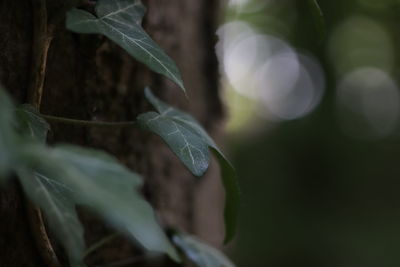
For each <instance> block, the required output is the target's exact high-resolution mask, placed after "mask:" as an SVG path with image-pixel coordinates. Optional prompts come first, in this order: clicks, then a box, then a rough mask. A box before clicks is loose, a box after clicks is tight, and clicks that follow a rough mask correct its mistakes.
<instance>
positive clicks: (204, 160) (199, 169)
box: [138, 88, 240, 242]
mask: <svg viewBox="0 0 400 267" xmlns="http://www.w3.org/2000/svg"><path fill="white" fill-rule="evenodd" d="M145 95H146V98H147V99H148V100H149V102H150V103H151V104H152V105H153V106H154V107H155V109H156V110H157V111H158V112H147V113H144V114H141V115H139V116H138V123H139V125H140V127H141V128H143V129H145V130H148V131H151V132H153V133H155V134H157V135H159V136H160V137H161V138H162V139H163V140H164V141H165V142H166V143H167V145H168V146H169V147H170V148H171V150H172V151H173V152H174V153H175V154H176V155H177V156H178V158H179V159H180V160H181V161H182V162H183V164H184V165H185V166H186V167H187V168H188V169H189V170H190V171H191V172H192V173H193V174H194V175H195V176H202V175H203V174H204V173H205V171H206V170H207V169H208V167H209V165H210V153H209V150H208V148H209V147H210V148H211V150H212V151H213V152H214V154H215V155H216V157H217V159H218V161H219V164H220V168H221V174H222V181H223V184H224V187H225V198H226V201H225V214H224V217H225V228H226V230H225V231H226V233H225V242H228V241H229V240H231V239H232V237H233V236H234V234H235V229H236V217H237V209H238V205H239V202H240V190H239V186H238V183H237V179H236V174H235V170H234V169H233V167H232V165H231V164H230V163H229V161H228V160H227V159H226V158H225V156H224V154H223V153H222V152H221V151H220V150H219V149H218V147H217V146H216V144H215V143H214V141H213V140H212V139H211V138H210V137H209V135H208V134H207V132H206V131H205V130H204V129H203V128H202V127H201V126H200V124H199V123H198V122H197V121H196V120H195V119H194V118H193V117H192V116H190V115H188V114H187V113H184V112H183V111H180V110H178V109H175V108H173V107H171V106H169V105H167V104H165V103H164V102H162V101H161V100H159V99H158V98H156V97H155V96H154V95H153V94H152V93H151V91H150V89H148V88H146V90H145Z"/></svg>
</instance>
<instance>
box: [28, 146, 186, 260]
mask: <svg viewBox="0 0 400 267" xmlns="http://www.w3.org/2000/svg"><path fill="white" fill-rule="evenodd" d="M26 153H27V155H29V154H30V156H31V157H39V160H34V159H32V160H33V161H34V164H33V165H34V166H35V168H36V172H38V173H41V175H42V176H43V177H47V178H48V179H50V180H53V181H56V182H58V183H62V184H63V185H65V186H66V188H68V190H69V192H70V199H71V201H73V202H74V203H75V204H81V205H85V206H87V207H89V208H91V209H92V210H94V211H95V212H96V213H97V214H98V215H99V216H101V217H102V218H103V219H104V220H106V221H108V222H109V223H110V224H112V225H113V226H115V227H116V228H118V229H120V230H121V231H123V232H125V233H127V234H128V235H129V236H130V237H131V238H132V239H135V240H137V241H138V242H139V243H140V244H142V245H143V247H145V248H146V249H148V250H152V251H157V252H162V253H167V254H168V255H169V256H170V257H171V258H172V259H175V260H177V261H179V256H178V255H177V253H176V251H175V249H174V247H173V246H172V244H171V243H170V242H169V240H168V238H167V237H166V235H165V233H164V232H163V230H162V229H161V227H160V226H159V225H158V223H157V221H156V218H155V214H154V211H153V209H152V207H151V206H150V204H149V203H148V202H147V201H146V200H145V199H144V198H143V197H142V196H141V195H140V193H139V187H140V186H141V184H142V181H141V178H140V177H139V175H137V174H135V173H133V172H131V171H130V170H128V169H127V168H126V167H124V166H122V165H121V164H119V163H118V161H117V160H116V159H114V158H113V157H111V156H109V155H107V154H105V153H103V152H100V151H96V150H91V149H84V148H80V147H75V146H67V145H62V146H57V147H55V148H54V149H47V150H46V151H42V150H36V151H34V150H33V149H29V151H27V152H26Z"/></svg>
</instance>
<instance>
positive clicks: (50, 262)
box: [26, 0, 61, 267]
mask: <svg viewBox="0 0 400 267" xmlns="http://www.w3.org/2000/svg"><path fill="white" fill-rule="evenodd" d="M32 18H33V42H32V63H31V77H30V84H29V87H28V101H29V103H30V104H32V105H33V106H34V107H35V108H36V109H37V110H39V109H40V103H41V101H42V95H43V85H44V79H45V76H46V63H47V54H48V51H49V48H50V44H51V40H52V32H53V29H54V28H53V27H49V26H48V23H47V5H46V0H32ZM26 205H27V206H26V212H27V216H28V218H29V226H30V228H31V231H32V233H33V236H34V239H35V241H36V246H37V248H38V251H39V254H40V256H41V257H42V258H43V260H44V262H45V263H46V265H47V266H49V267H61V264H60V262H59V260H58V258H57V255H56V253H55V252H54V249H53V246H52V244H51V241H50V239H49V237H48V235H47V231H46V227H45V223H44V220H43V216H42V212H41V210H40V208H39V207H37V206H36V205H35V204H33V203H32V202H31V201H29V200H28V199H27V198H26Z"/></svg>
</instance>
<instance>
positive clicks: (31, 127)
mask: <svg viewBox="0 0 400 267" xmlns="http://www.w3.org/2000/svg"><path fill="white" fill-rule="evenodd" d="M71 2H72V1H71ZM38 3H39V5H40V3H41V5H42V6H39V8H38V12H39V14H36V16H40V12H41V10H42V11H43V10H45V1H42V2H40V1H38ZM76 6H78V5H76ZM66 12H67V14H66V27H67V29H69V30H71V31H73V32H76V33H82V34H102V35H104V36H106V37H107V38H109V39H110V40H111V41H113V42H115V43H116V44H118V45H119V46H121V47H122V48H123V49H124V50H126V51H127V52H128V53H129V54H130V55H131V56H132V57H134V58H135V59H137V60H139V61H140V62H142V63H144V64H145V65H146V66H147V67H149V68H150V69H151V70H153V71H155V72H157V73H159V74H161V75H164V76H165V77H167V78H168V79H170V80H171V81H173V82H175V83H176V84H177V85H178V86H179V87H180V88H181V89H182V90H183V91H184V92H185V87H184V85H183V81H182V79H181V75H180V73H179V70H178V68H177V66H176V65H175V63H174V62H173V60H172V59H171V58H170V57H168V56H167V55H166V54H165V53H164V52H163V50H162V49H161V48H160V47H159V46H158V45H157V44H156V43H155V42H154V41H153V40H152V39H151V38H150V36H149V35H148V34H147V33H146V32H145V30H144V29H143V28H142V27H141V22H142V19H143V16H144V14H145V7H144V6H143V5H142V3H141V2H140V1H139V0H99V1H88V4H87V5H85V6H79V8H77V7H73V8H72V9H68V10H66ZM42 15H43V14H42ZM46 23H47V22H46ZM50 31H54V27H52V25H47V24H42V25H39V27H38V28H37V29H36V32H35V35H36V36H38V37H36V38H37V46H36V49H35V50H34V53H36V54H37V57H36V59H37V60H36V61H34V62H33V67H34V71H33V76H32V84H31V88H30V103H27V104H23V105H20V106H16V105H15V104H14V102H13V100H12V99H11V98H10V97H9V95H8V94H7V93H6V91H5V90H4V89H3V88H0V184H4V183H5V182H6V181H7V180H8V179H11V178H12V177H16V179H18V181H19V182H20V184H21V186H22V188H23V190H24V192H25V194H26V196H27V197H28V198H29V199H30V200H31V202H32V203H33V206H32V207H31V208H32V210H34V211H35V210H36V212H38V214H41V211H42V212H43V214H44V216H45V218H46V220H47V223H48V226H49V228H50V230H51V231H52V232H53V233H54V236H55V237H56V238H57V239H58V241H59V243H60V244H61V245H62V246H63V248H64V249H65V251H66V253H67V254H68V258H69V262H70V265H71V266H84V257H85V256H86V255H88V251H91V250H92V249H93V248H89V249H87V248H86V246H85V241H84V237H83V232H84V228H83V226H82V224H81V222H80V220H79V217H78V215H77V212H76V206H77V205H82V206H85V207H89V208H90V209H91V210H93V211H94V212H95V213H96V214H97V215H98V216H99V217H101V218H102V219H103V220H104V221H106V222H108V223H109V224H110V225H112V226H114V227H115V228H116V229H118V230H119V231H120V232H122V233H124V234H125V235H126V236H128V237H130V238H131V239H132V240H135V241H137V242H139V243H140V244H141V245H142V246H143V247H144V248H145V249H147V250H149V251H154V252H159V253H165V254H167V255H168V256H169V257H170V258H171V259H173V260H175V261H176V262H178V263H181V262H185V261H186V260H190V261H192V262H193V263H194V264H196V265H197V266H204V267H211V266H233V264H232V263H231V262H230V261H229V260H228V259H227V258H226V257H225V256H224V255H223V254H221V253H220V252H218V251H217V250H216V249H214V248H212V247H210V246H208V245H205V244H203V243H201V242H200V241H199V240H198V239H196V238H195V237H192V236H190V235H188V234H185V233H183V232H182V231H180V229H173V230H172V231H170V232H172V234H168V235H167V234H166V233H165V231H164V229H162V227H161V226H160V225H159V224H158V222H157V219H156V216H155V212H154V210H153V208H152V207H151V205H150V203H148V202H147V201H146V199H145V198H144V197H143V196H142V195H141V194H140V188H141V186H142V183H143V182H142V178H141V177H140V175H139V174H137V173H135V172H133V171H131V170H129V169H128V168H126V167H124V166H123V165H122V164H121V163H119V162H118V160H117V159H116V158H114V157H113V156H112V155H109V154H107V153H105V152H102V151H98V150H94V149H89V148H83V147H79V146H75V145H71V144H56V145H54V146H49V145H47V144H46V138H47V133H48V131H49V130H50V126H49V124H48V121H62V122H65V123H75V124H88V125H90V124H93V125H102V124H105V125H106V124H108V125H111V126H121V127H123V126H131V127H137V128H139V129H142V130H147V131H149V132H151V133H154V134H156V135H158V136H160V137H161V138H162V139H163V140H164V141H165V143H166V144H167V145H168V146H169V147H170V149H171V150H172V151H173V152H174V153H175V155H176V156H177V157H178V158H179V159H180V161H181V162H182V163H183V164H184V165H185V166H186V167H187V169H188V170H189V171H190V172H191V173H192V174H193V175H194V176H196V177H199V178H201V176H203V175H204V173H205V172H206V171H207V169H208V167H209V165H210V151H211V152H213V154H214V155H215V156H216V158H217V159H218V162H219V164H220V169H221V177H222V182H223V184H224V187H225V195H226V203H225V214H224V215H225V229H226V233H225V242H229V241H230V240H231V239H232V237H233V236H234V232H235V218H236V210H237V206H238V202H239V189H238V185H237V181H236V177H235V172H234V169H233V167H232V166H231V164H230V163H229V161H228V160H227V159H226V157H225V156H224V155H223V153H222V152H221V150H220V149H219V148H218V147H217V145H216V144H215V143H214V141H213V140H212V139H211V138H210V136H209V135H208V134H207V132H206V131H205V130H204V129H203V128H202V127H201V125H200V124H199V123H198V122H197V121H196V120H195V119H194V118H193V117H192V116H190V115H189V114H187V113H185V112H183V111H181V110H179V109H177V108H174V107H172V106H170V105H168V104H167V103H164V102H162V101H161V100H160V99H158V98H157V97H156V96H155V95H153V93H152V92H151V90H150V89H149V88H146V89H145V97H146V98H147V100H148V101H149V102H150V103H151V104H152V106H153V107H154V108H155V111H151V112H147V113H144V114H140V115H139V116H138V117H137V119H136V120H132V121H128V122H99V121H83V120H76V119H69V118H60V117H55V116H52V115H51V114H47V115H45V114H41V113H40V112H39V107H40V103H41V95H42V93H43V81H44V76H45V68H44V66H45V64H46V55H47V51H48V48H49V46H50V45H51V39H50V38H46V37H49V35H48V33H49V32H50ZM38 208H40V210H39V209H38ZM37 223H42V224H43V222H41V221H40V220H39V221H38V222H37ZM171 227H172V228H173V226H171Z"/></svg>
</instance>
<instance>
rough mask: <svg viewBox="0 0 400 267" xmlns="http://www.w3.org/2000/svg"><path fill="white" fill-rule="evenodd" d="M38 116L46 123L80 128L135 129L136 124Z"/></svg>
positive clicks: (132, 122)
mask: <svg viewBox="0 0 400 267" xmlns="http://www.w3.org/2000/svg"><path fill="white" fill-rule="evenodd" d="M40 116H41V117H42V118H44V119H46V120H48V121H53V122H59V123H65V124H73V125H81V126H95V127H136V126H137V123H136V122H134V121H121V122H109V121H87V120H76V119H70V118H63V117H56V116H51V115H44V114H40Z"/></svg>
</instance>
